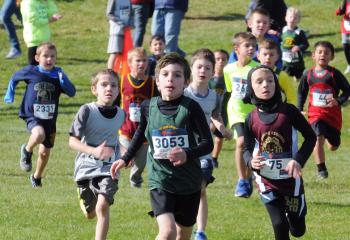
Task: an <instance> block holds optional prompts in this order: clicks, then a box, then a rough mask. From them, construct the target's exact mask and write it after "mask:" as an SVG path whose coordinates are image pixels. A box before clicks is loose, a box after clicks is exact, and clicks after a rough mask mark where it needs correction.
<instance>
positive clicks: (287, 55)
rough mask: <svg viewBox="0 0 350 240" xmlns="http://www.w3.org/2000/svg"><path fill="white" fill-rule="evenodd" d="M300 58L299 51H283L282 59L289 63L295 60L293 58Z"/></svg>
mask: <svg viewBox="0 0 350 240" xmlns="http://www.w3.org/2000/svg"><path fill="white" fill-rule="evenodd" d="M297 58H298V53H297V52H292V51H286V50H284V51H283V52H282V60H283V61H285V62H288V63H291V62H293V59H297Z"/></svg>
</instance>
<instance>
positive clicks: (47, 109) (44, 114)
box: [33, 104, 56, 119]
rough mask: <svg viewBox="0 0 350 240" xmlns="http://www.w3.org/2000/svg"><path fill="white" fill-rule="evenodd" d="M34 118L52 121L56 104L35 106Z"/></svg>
mask: <svg viewBox="0 0 350 240" xmlns="http://www.w3.org/2000/svg"><path fill="white" fill-rule="evenodd" d="M33 106H34V116H35V117H37V118H39V119H52V118H53V115H54V113H55V106H56V105H55V104H34V105H33Z"/></svg>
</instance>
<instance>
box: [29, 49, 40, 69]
mask: <svg viewBox="0 0 350 240" xmlns="http://www.w3.org/2000/svg"><path fill="white" fill-rule="evenodd" d="M37 48H38V47H37V46H34V47H30V48H28V64H29V65H38V64H39V63H38V62H37V61H36V60H35V55H36V49H37Z"/></svg>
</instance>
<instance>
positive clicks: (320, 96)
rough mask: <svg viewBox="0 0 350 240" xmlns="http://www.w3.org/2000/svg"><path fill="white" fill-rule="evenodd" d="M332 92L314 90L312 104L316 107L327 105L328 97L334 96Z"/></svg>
mask: <svg viewBox="0 0 350 240" xmlns="http://www.w3.org/2000/svg"><path fill="white" fill-rule="evenodd" d="M332 97H333V94H332V93H324V92H313V93H312V105H313V106H315V107H327V103H328V101H327V99H329V98H332Z"/></svg>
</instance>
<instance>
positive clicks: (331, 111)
mask: <svg viewBox="0 0 350 240" xmlns="http://www.w3.org/2000/svg"><path fill="white" fill-rule="evenodd" d="M312 58H313V60H314V62H315V66H314V67H312V68H311V69H309V70H308V71H306V72H305V73H304V74H303V76H302V78H301V81H300V85H299V89H298V108H299V110H300V111H303V106H304V103H305V101H306V98H307V96H308V95H309V104H308V113H307V115H308V120H309V123H310V125H311V127H312V129H313V130H314V131H315V133H316V135H317V142H316V145H315V149H314V157H315V162H316V165H317V169H318V177H319V178H320V179H324V178H327V177H328V170H327V167H326V157H325V152H324V143H325V139H327V143H328V148H329V150H331V151H335V150H337V149H338V147H339V146H340V131H341V127H342V122H343V121H342V113H341V105H342V104H344V103H345V102H346V101H347V100H348V98H349V96H350V85H349V83H348V81H347V79H346V78H345V77H344V75H343V74H341V72H340V71H339V70H337V69H336V68H334V67H331V66H329V62H330V61H331V60H333V58H334V47H333V45H332V44H331V43H330V42H327V41H319V42H317V43H315V46H314V52H313V53H312ZM340 91H341V94H340Z"/></svg>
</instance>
